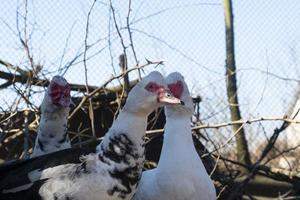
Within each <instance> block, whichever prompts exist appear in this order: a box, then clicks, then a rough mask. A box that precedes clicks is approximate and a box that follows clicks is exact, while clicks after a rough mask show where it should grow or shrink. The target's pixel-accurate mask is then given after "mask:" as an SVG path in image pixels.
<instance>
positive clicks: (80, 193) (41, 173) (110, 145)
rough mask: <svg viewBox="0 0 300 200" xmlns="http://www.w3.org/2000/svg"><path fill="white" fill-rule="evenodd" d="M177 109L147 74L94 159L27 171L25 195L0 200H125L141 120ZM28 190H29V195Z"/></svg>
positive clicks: (136, 172)
mask: <svg viewBox="0 0 300 200" xmlns="http://www.w3.org/2000/svg"><path fill="white" fill-rule="evenodd" d="M178 103H180V100H179V99H177V98H174V97H173V96H172V95H171V94H170V93H169V92H168V89H167V86H166V84H165V80H164V78H163V76H162V75H161V74H160V73H159V72H152V73H150V74H149V75H148V76H147V77H145V78H144V79H143V80H142V81H141V82H139V83H138V84H137V85H136V86H135V87H134V88H133V89H132V90H131V92H130V93H129V96H128V98H127V101H126V104H125V106H124V108H123V110H122V111H121V112H120V113H119V116H118V117H117V119H116V120H115V121H114V122H113V125H112V127H111V128H110V129H109V131H108V132H107V133H106V135H105V137H104V140H103V141H102V142H101V144H99V147H98V149H99V151H98V152H97V153H96V154H88V155H87V156H84V157H82V158H81V160H82V162H81V163H79V164H74V163H69V164H64V165H58V166H55V167H51V168H47V169H43V170H39V169H36V170H34V171H31V172H30V173H29V174H28V176H29V178H30V180H31V181H35V182H34V183H33V184H32V185H30V186H29V188H27V189H26V191H24V190H23V191H21V192H19V194H16V189H11V190H9V189H8V188H5V190H3V189H2V194H3V196H1V195H0V199H1V198H2V197H3V198H6V199H8V198H7V197H10V196H9V194H11V196H13V197H17V198H22V195H21V194H22V193H24V194H26V197H27V198H32V199H33V198H36V197H37V196H38V198H42V199H80V200H84V199H89V200H93V199H97V200H117V199H131V198H132V196H133V194H134V192H135V191H136V188H137V182H138V181H139V179H140V176H141V173H142V168H143V163H144V141H143V137H144V135H145V132H146V126H147V116H148V115H149V114H150V113H151V112H152V111H153V110H154V109H156V108H157V107H159V106H163V105H165V104H178ZM10 185H15V184H12V183H11V184H10ZM15 186H16V185H15ZM27 187H28V186H27ZM19 188H21V187H20V186H19ZM23 188H24V187H23ZM17 189H18V188H17ZM28 190H32V193H33V195H30V194H31V193H30V192H28ZM12 193H15V194H12ZM36 193H39V194H38V195H37V194H36ZM23 197H24V195H23ZM22 199H23V198H22Z"/></svg>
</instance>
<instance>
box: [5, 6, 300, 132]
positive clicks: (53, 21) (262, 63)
mask: <svg viewBox="0 0 300 200" xmlns="http://www.w3.org/2000/svg"><path fill="white" fill-rule="evenodd" d="M92 4H93V1H92V0H90V1H86V0H77V1H72V0H55V1H53V0H44V1H37V0H31V1H28V9H27V10H28V12H27V21H26V25H27V26H26V27H27V29H26V30H27V35H28V37H29V38H30V39H29V46H30V48H31V53H32V55H33V58H34V60H35V62H36V63H40V64H42V65H43V66H44V72H45V74H44V75H42V74H40V77H44V76H46V77H47V78H51V77H52V76H54V75H56V74H60V75H62V74H64V76H65V77H66V79H67V80H68V81H69V82H71V83H80V84H84V83H85V78H84V65H83V62H82V59H83V57H82V56H79V58H78V60H76V61H75V64H74V65H72V66H71V67H70V68H69V69H68V70H67V71H65V69H64V66H66V65H68V63H69V62H70V61H71V60H73V59H74V58H75V57H76V55H80V54H81V53H82V52H83V50H84V47H85V45H84V44H85V37H86V23H87V15H88V13H89V10H90V8H91V6H92ZM112 4H113V7H114V11H115V18H116V22H117V24H118V27H119V29H120V31H121V34H122V38H123V40H124V43H125V46H128V48H127V53H128V57H129V67H133V66H135V64H136V62H135V59H134V56H133V52H132V50H131V48H130V45H129V44H130V37H129V34H128V30H127V29H126V28H125V27H126V24H127V21H126V20H127V15H128V1H122V2H121V3H120V1H112ZM24 5H25V0H2V1H1V5H0V7H1V12H0V59H2V60H5V61H7V62H10V63H12V64H15V65H19V66H23V67H26V66H27V67H28V66H29V64H28V59H27V58H26V54H25V52H24V49H23V48H22V46H21V44H20V40H19V37H18V30H17V27H18V25H17V24H19V27H20V28H19V30H20V34H21V35H22V37H24V31H25V29H24V27H25V20H24V16H25V6H24ZM233 9H234V25H235V27H234V28H235V52H236V67H237V70H238V72H237V77H238V92H239V100H240V107H241V111H242V115H243V117H244V118H250V117H258V116H277V117H281V116H283V115H284V114H286V113H287V111H288V109H289V107H290V104H291V103H292V102H294V96H295V91H296V90H297V80H298V79H299V75H300V74H299V66H298V65H299V64H298V63H299V52H300V44H299V41H300V40H299V39H300V12H299V10H300V2H299V1H295V0H287V1H276V0H265V1H259V0H252V1H233ZM17 16H18V17H17ZM129 16H130V17H129V19H130V20H129V23H130V28H131V32H132V34H131V35H132V40H133V46H134V49H135V52H136V55H137V60H138V61H139V63H141V64H143V63H145V62H146V61H145V59H149V60H151V61H164V63H165V65H163V66H159V67H157V68H154V67H146V69H145V74H147V73H148V72H150V71H152V70H159V71H161V72H162V73H163V74H164V75H167V74H168V73H170V72H173V71H179V72H181V73H182V74H183V75H184V76H185V80H186V81H187V83H188V85H189V88H190V90H191V92H192V95H193V96H196V95H200V96H201V97H202V100H203V101H202V103H201V119H203V120H204V121H206V122H223V121H229V115H228V104H227V97H226V93H225V89H226V86H225V76H224V74H225V30H224V11H223V1H220V0H206V1H204V0H185V1H180V0H164V1H161V0H148V1H145V0H132V1H131V12H130V15H129ZM88 28H89V31H88V37H87V44H88V45H89V49H88V51H87V57H88V58H89V59H88V61H87V70H88V74H87V75H88V83H89V84H91V85H96V86H100V85H101V84H102V83H104V82H105V81H106V80H108V79H109V78H110V77H111V76H113V75H115V74H118V73H120V69H119V67H118V56H119V55H120V54H121V53H122V52H123V49H122V45H121V42H120V37H119V36H118V34H117V31H116V28H115V25H114V20H113V14H112V11H111V9H110V5H109V1H104V0H103V1H96V3H95V6H94V7H93V9H92V11H91V14H90V20H89V26H88ZM0 70H3V71H7V69H6V68H5V67H4V66H0ZM143 75H144V74H143ZM130 77H131V78H132V79H135V78H137V73H135V72H134V73H131V74H130ZM287 79H288V80H287ZM1 83H2V82H1ZM116 84H118V82H113V83H112V84H111V85H116ZM34 90H36V91H37V92H38V94H37V95H34V96H33V97H32V99H33V101H34V103H35V104H36V105H37V106H38V105H39V104H40V101H41V98H42V96H43V93H42V92H43V91H44V88H34ZM1 92H2V94H4V95H3V96H2V97H0V105H3V106H2V107H4V108H5V105H10V104H11V102H12V100H13V97H14V96H16V94H15V92H14V89H13V88H9V89H5V90H2V91H1ZM5 94H9V96H10V97H11V98H7V97H6V96H7V95H5ZM73 95H76V94H73ZM276 125H278V123H275V122H270V123H265V127H266V129H267V131H268V132H269V133H271V132H272V130H273V129H274V127H275V126H276ZM259 129H260V127H259V126H255V127H254V128H252V127H249V132H250V133H251V134H249V136H248V137H256V134H257V132H260V131H261V130H259ZM258 130H259V131H258ZM217 132H218V131H217ZM252 133H253V134H252ZM224 137H226V136H224Z"/></svg>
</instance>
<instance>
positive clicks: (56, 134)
mask: <svg viewBox="0 0 300 200" xmlns="http://www.w3.org/2000/svg"><path fill="white" fill-rule="evenodd" d="M69 110H70V109H69V108H60V109H56V110H53V111H52V110H51V112H50V110H48V111H47V110H43V112H42V115H41V120H40V126H39V129H38V133H37V138H36V141H35V147H34V150H33V154H32V157H34V156H39V155H43V154H46V153H51V152H54V151H59V150H63V149H66V148H70V147H71V143H70V139H69V137H68V134H67V120H68V119H67V118H68V113H69Z"/></svg>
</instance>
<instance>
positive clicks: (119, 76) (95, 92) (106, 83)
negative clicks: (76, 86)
mask: <svg viewBox="0 0 300 200" xmlns="http://www.w3.org/2000/svg"><path fill="white" fill-rule="evenodd" d="M151 64H157V65H161V64H163V61H157V62H153V61H151V63H149V62H147V63H146V64H144V65H139V66H137V67H133V68H131V69H127V70H126V71H124V73H121V74H119V75H117V76H114V77H112V78H110V79H109V80H107V81H106V82H105V83H104V84H102V86H100V87H99V88H97V89H95V90H93V91H92V92H90V93H89V94H86V95H85V96H84V97H83V98H82V100H81V102H80V103H79V105H78V106H77V107H76V108H75V109H74V110H73V112H72V113H71V114H70V115H69V119H71V118H72V117H73V116H74V115H75V114H76V113H77V112H78V111H79V110H80V109H81V107H82V106H83V104H84V103H85V102H86V101H87V100H88V99H90V98H91V97H92V96H94V95H95V94H97V93H98V92H99V91H100V90H102V89H103V88H105V87H106V86H107V85H108V84H109V83H110V82H112V81H113V80H115V79H119V78H121V77H124V75H125V74H127V73H129V72H131V71H134V70H137V69H141V68H144V67H146V66H148V65H151Z"/></svg>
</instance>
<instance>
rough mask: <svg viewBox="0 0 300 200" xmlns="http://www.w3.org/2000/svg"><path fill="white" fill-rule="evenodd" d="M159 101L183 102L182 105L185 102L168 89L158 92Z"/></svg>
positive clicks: (169, 102) (168, 102) (167, 102)
mask: <svg viewBox="0 0 300 200" xmlns="http://www.w3.org/2000/svg"><path fill="white" fill-rule="evenodd" d="M157 101H158V102H160V103H165V104H181V105H183V104H184V102H183V101H181V100H180V99H178V98H176V97H174V96H173V95H172V93H171V92H169V91H167V90H164V91H161V92H160V93H159V94H158V99H157Z"/></svg>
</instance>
